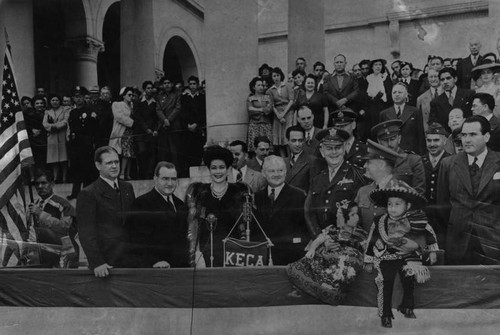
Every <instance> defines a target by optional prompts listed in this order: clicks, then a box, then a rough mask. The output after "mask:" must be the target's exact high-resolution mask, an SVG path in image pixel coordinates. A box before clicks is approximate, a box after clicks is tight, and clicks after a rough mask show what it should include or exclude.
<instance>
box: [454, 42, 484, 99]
mask: <svg viewBox="0 0 500 335" xmlns="http://www.w3.org/2000/svg"><path fill="white" fill-rule="evenodd" d="M469 50H470V55H469V56H467V57H465V58H462V59H461V60H459V61H458V64H457V77H458V80H457V86H458V87H460V88H463V89H471V88H473V87H474V84H475V83H474V82H473V80H472V68H473V67H474V66H476V65H477V64H478V63H480V62H481V60H482V59H483V58H482V57H481V55H480V54H479V52H480V51H481V42H480V41H479V39H478V38H476V37H473V38H471V39H470V41H469Z"/></svg>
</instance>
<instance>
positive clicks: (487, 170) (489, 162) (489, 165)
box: [477, 150, 500, 194]
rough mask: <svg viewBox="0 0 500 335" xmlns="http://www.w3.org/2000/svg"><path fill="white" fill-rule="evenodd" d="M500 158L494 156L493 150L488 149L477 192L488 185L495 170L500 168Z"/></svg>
mask: <svg viewBox="0 0 500 335" xmlns="http://www.w3.org/2000/svg"><path fill="white" fill-rule="evenodd" d="M499 164H500V160H499V159H498V158H497V157H494V155H493V153H492V152H491V150H488V154H487V155H486V158H485V159H484V162H483V166H482V169H481V170H482V171H481V181H480V182H479V187H478V188H477V194H480V193H481V191H482V190H483V189H484V188H485V187H486V185H487V184H488V183H489V182H490V181H491V179H492V178H493V175H494V174H495V172H497V171H498V169H499Z"/></svg>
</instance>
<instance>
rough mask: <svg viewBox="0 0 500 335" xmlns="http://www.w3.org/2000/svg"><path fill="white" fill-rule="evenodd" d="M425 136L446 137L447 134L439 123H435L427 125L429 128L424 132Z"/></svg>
mask: <svg viewBox="0 0 500 335" xmlns="http://www.w3.org/2000/svg"><path fill="white" fill-rule="evenodd" d="M425 134H427V135H444V136H448V133H447V132H446V130H445V129H444V127H443V126H442V125H441V124H440V123H437V122H432V123H431V124H430V125H429V127H428V128H427V130H426V131H425Z"/></svg>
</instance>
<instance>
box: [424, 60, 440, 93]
mask: <svg viewBox="0 0 500 335" xmlns="http://www.w3.org/2000/svg"><path fill="white" fill-rule="evenodd" d="M428 64H429V70H434V71H437V72H438V73H439V71H441V70H442V69H443V67H444V61H443V57H440V56H431V57H430V58H429V62H428ZM429 88H431V83H430V82H429V73H427V76H426V77H425V78H424V79H423V80H422V85H421V86H420V89H419V91H418V92H419V93H420V94H423V93H424V92H425V91H427V90H428V89H429Z"/></svg>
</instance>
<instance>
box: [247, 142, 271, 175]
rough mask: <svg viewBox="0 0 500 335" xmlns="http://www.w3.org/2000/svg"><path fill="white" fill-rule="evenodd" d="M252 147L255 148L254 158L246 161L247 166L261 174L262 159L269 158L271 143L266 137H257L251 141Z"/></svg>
mask: <svg viewBox="0 0 500 335" xmlns="http://www.w3.org/2000/svg"><path fill="white" fill-rule="evenodd" d="M253 147H254V148H255V156H254V157H253V158H252V159H250V160H249V161H247V166H248V167H249V168H250V169H252V170H255V171H257V172H261V171H262V164H264V159H265V158H266V157H267V156H269V153H270V151H271V141H270V140H269V138H268V137H267V136H257V137H256V138H254V140H253Z"/></svg>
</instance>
